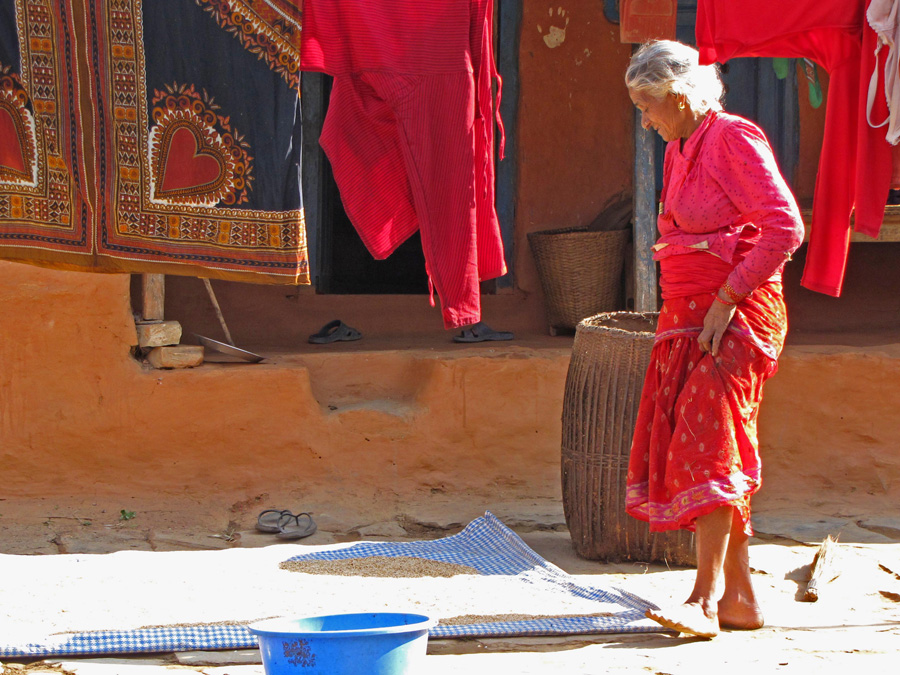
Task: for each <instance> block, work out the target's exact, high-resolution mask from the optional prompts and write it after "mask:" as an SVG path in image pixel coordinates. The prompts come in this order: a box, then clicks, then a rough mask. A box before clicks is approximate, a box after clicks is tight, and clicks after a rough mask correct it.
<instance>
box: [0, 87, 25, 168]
mask: <svg viewBox="0 0 900 675" xmlns="http://www.w3.org/2000/svg"><path fill="white" fill-rule="evenodd" d="M15 113H16V111H15V110H13V109H11V108H10V107H8V106H5V105H2V103H0V170H2V169H5V170H7V171H9V172H12V173H15V174H19V175H22V176H25V175H27V169H28V167H27V166H26V164H25V152H24V151H23V149H22V139H23V138H25V125H24V124H23V122H22V120H21V119H20V118H19V116H18V114H15Z"/></svg>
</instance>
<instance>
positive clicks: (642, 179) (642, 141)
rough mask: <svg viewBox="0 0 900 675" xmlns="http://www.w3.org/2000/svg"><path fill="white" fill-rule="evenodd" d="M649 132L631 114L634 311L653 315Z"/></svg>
mask: <svg viewBox="0 0 900 675" xmlns="http://www.w3.org/2000/svg"><path fill="white" fill-rule="evenodd" d="M653 133H654V132H652V131H648V130H647V129H644V128H643V127H642V126H641V113H640V112H639V111H638V110H637V109H635V114H634V309H635V311H637V312H655V311H657V309H659V307H658V305H657V289H656V261H654V260H653V244H655V243H656V216H657V206H656V160H655V156H654V147H653V146H654V143H653Z"/></svg>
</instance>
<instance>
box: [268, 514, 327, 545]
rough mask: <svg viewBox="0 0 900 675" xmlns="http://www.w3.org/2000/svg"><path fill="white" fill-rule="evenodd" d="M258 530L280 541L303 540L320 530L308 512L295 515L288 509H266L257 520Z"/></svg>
mask: <svg viewBox="0 0 900 675" xmlns="http://www.w3.org/2000/svg"><path fill="white" fill-rule="evenodd" d="M256 529H257V530H259V531H260V532H268V533H273V534H274V535H275V536H276V537H278V538H279V539H303V538H304V537H308V536H309V535H311V534H313V533H315V531H316V529H318V528H317V525H316V523H315V521H314V520H313V519H312V516H311V515H309V514H308V513H306V512H303V513H298V514H296V515H295V514H293V513H291V512H290V511H288V510H287V509H284V510H282V509H266V510H265V511H263V512H262V513H260V514H259V516H258V517H257V518H256Z"/></svg>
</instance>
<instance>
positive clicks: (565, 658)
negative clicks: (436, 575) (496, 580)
mask: <svg viewBox="0 0 900 675" xmlns="http://www.w3.org/2000/svg"><path fill="white" fill-rule="evenodd" d="M281 500H282V498H281V497H279V496H274V497H273V496H272V495H256V496H253V497H251V498H245V499H242V500H237V501H231V500H227V499H225V500H222V502H221V503H215V501H209V502H206V503H203V504H200V503H197V502H196V501H193V500H189V499H184V500H173V499H167V500H165V503H160V502H158V501H157V502H154V500H143V501H137V500H128V501H127V502H126V501H121V500H120V501H111V500H103V499H98V500H97V501H89V502H86V501H77V500H73V501H71V502H68V503H67V502H65V501H60V500H53V501H51V500H30V501H18V500H15V501H14V500H0V553H3V554H8V555H17V556H18V555H35V554H38V555H58V556H60V558H59V562H60V564H62V565H65V564H66V562H67V561H68V560H70V559H72V558H74V556H67V555H66V554H71V553H97V554H102V553H111V552H114V551H122V550H138V551H181V550H217V549H224V548H233V547H259V546H272V545H277V544H274V543H273V539H272V538H271V536H270V535H264V534H260V533H258V532H256V531H255V530H254V529H253V523H254V522H255V517H256V514H257V513H258V512H259V511H260V510H261V509H263V508H267V507H269V506H275V505H278V506H282V505H284V506H286V507H291V506H295V505H294V504H288V503H286V502H284V501H281ZM891 506H892V505H891V504H881V505H877V504H873V503H872V502H867V503H865V504H854V503H853V502H849V501H845V502H844V503H843V504H842V505H840V506H839V507H838V505H835V504H830V505H829V508H825V509H823V508H821V507H819V508H813V507H809V506H803V505H802V503H800V502H798V501H796V500H794V501H793V502H792V503H791V505H787V504H785V503H782V504H780V505H777V504H774V505H773V504H771V503H770V504H769V505H768V506H767V507H766V508H765V509H763V510H761V512H759V513H758V514H757V516H756V518H755V527H756V530H757V535H756V537H755V538H754V539H753V540H752V547H751V565H752V567H753V569H754V573H755V580H756V586H757V590H758V593H759V595H760V598H761V601H762V604H763V608H764V611H765V613H766V618H767V625H766V627H764V628H763V629H761V630H759V631H754V632H746V633H742V632H723V633H722V634H721V635H720V636H719V637H717V638H715V639H714V640H711V641H705V640H698V639H687V638H683V637H679V636H675V635H673V634H666V633H647V634H625V635H603V636H573V637H543V638H541V637H535V638H496V639H466V640H432V641H430V642H429V646H428V656H427V658H426V663H427V665H428V668H427V670H426V671H423V672H428V673H438V674H441V673H459V672H469V673H494V672H497V673H536V674H537V673H541V674H543V673H547V674H549V673H560V672H566V673H625V672H628V673H654V674H657V675H676V674H681V673H686V674H687V673H707V672H709V673H712V672H723V671H724V670H727V672H736V673H743V672H747V673H750V672H753V673H804V674H805V673H811V672H819V673H830V672H841V673H846V672H849V669H850V668H856V669H859V670H860V671H863V670H864V671H865V672H866V673H889V672H896V668H897V663H898V661H897V659H898V652H900V509H892V508H891ZM360 507H361V505H360V504H355V505H354V503H353V501H352V500H344V502H343V506H341V507H339V508H333V507H332V508H329V509H324V508H323V509H319V510H318V511H317V512H316V513H315V518H316V521H317V523H318V525H319V531H318V532H317V533H316V534H315V535H313V536H312V537H309V539H308V540H304V541H305V542H308V543H310V544H316V545H322V544H329V543H336V542H346V541H355V540H371V541H379V540H391V541H409V540H417V539H434V538H438V537H443V536H447V535H449V534H454V533H455V532H458V531H459V530H460V529H461V528H462V527H463V526H464V525H465V524H466V523H468V522H469V521H470V520H472V519H473V518H476V517H478V516H480V515H482V514H483V512H484V511H485V510H490V511H491V512H492V513H494V514H495V515H496V516H498V518H500V519H501V521H503V522H504V523H505V524H506V525H507V526H509V527H510V528H511V529H513V530H514V531H516V532H517V533H518V534H519V535H520V536H521V537H522V538H523V539H524V540H525V542H526V543H527V544H528V545H529V546H531V547H532V548H533V549H534V550H535V551H536V552H537V553H538V554H540V555H542V556H543V557H544V558H545V559H547V560H549V561H550V562H552V563H554V564H556V565H558V566H559V567H561V568H562V569H563V570H565V571H567V572H569V573H570V574H573V575H577V576H578V577H579V580H582V581H585V582H586V583H591V582H593V583H595V584H597V585H616V586H619V587H621V588H624V589H626V590H629V591H631V592H633V593H636V594H637V595H639V596H642V597H644V598H646V599H648V600H651V601H653V602H656V603H658V604H665V603H667V602H670V601H674V600H679V599H682V598H683V597H684V596H686V595H687V593H688V591H689V589H690V585H691V582H692V574H693V573H692V571H691V570H690V569H684V568H668V567H667V566H665V565H663V564H653V565H648V564H643V563H619V564H614V563H600V562H596V561H588V560H583V559H581V558H579V557H578V556H577V555H576V553H575V551H574V550H573V548H572V544H571V540H570V539H569V534H568V530H567V528H566V525H565V519H564V517H563V513H562V505H561V504H560V503H559V502H556V501H553V500H544V501H526V500H518V501H514V502H501V503H494V504H477V503H472V502H469V501H467V500H465V499H457V500H453V499H450V498H448V497H446V496H442V497H441V498H440V500H432V501H429V502H427V503H421V504H410V505H409V509H408V511H406V512H405V513H400V514H396V515H395V516H394V517H393V518H389V519H385V520H373V519H372V517H371V516H370V515H369V514H370V513H371V511H367V510H365V509H363V508H360ZM828 534H831V535H832V536H838V537H839V546H838V557H837V560H836V564H835V566H834V569H835V570H836V571H837V572H839V575H838V576H837V578H835V579H834V580H832V581H830V582H829V583H828V584H826V585H825V586H824V587H823V588H822V592H821V597H820V600H819V601H818V602H816V603H808V602H802V601H801V600H800V599H801V598H802V596H803V593H804V591H805V589H806V581H807V579H808V576H809V571H810V564H811V563H812V560H813V556H814V554H815V552H816V550H817V544H818V543H819V542H820V541H821V540H822V539H823V538H824V537H825V536H826V535H828ZM0 561H2V558H0ZM0 564H2V562H0ZM163 670H165V671H166V672H167V673H171V671H172V670H185V671H193V672H197V673H204V674H205V675H226V674H230V675H261V674H262V673H263V672H264V671H263V668H262V665H261V664H260V659H259V653H258V652H257V651H256V650H241V651H223V652H189V653H178V654H158V655H151V656H146V655H144V656H139V657H133V658H129V657H119V658H91V659H74V658H73V659H64V660H59V659H55V660H50V661H35V662H27V661H9V662H5V663H4V664H3V671H2V672H3V674H4V675H6V674H7V673H22V672H28V673H35V672H57V673H59V672H65V673H74V674H76V675H118V674H120V673H121V674H123V675H162V673H163Z"/></svg>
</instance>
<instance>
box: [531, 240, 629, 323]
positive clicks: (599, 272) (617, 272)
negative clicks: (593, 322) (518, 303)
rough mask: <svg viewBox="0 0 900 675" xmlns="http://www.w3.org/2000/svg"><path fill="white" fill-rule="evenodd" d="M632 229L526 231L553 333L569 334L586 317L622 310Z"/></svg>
mask: <svg viewBox="0 0 900 675" xmlns="http://www.w3.org/2000/svg"><path fill="white" fill-rule="evenodd" d="M629 233H630V230H627V229H623V230H609V231H592V230H590V229H588V228H587V227H570V228H564V229H560V230H544V231H542V232H531V233H530V234H529V235H528V243H529V245H530V246H531V251H532V253H533V254H534V262H535V265H536V266H537V270H538V275H539V276H540V279H541V288H543V290H544V298H545V300H546V303H547V321H548V323H549V324H550V334H551V335H556V334H557V333H558V332H568V333H571V332H572V331H574V330H575V329H576V327H577V326H578V322H579V321H581V320H582V319H583V318H585V317H588V316H593V315H594V314H598V313H600V312H611V311H613V310H615V309H618V308H619V307H618V303H619V294H620V293H621V289H622V267H623V264H624V261H625V246H626V245H627V244H628V236H629Z"/></svg>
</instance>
